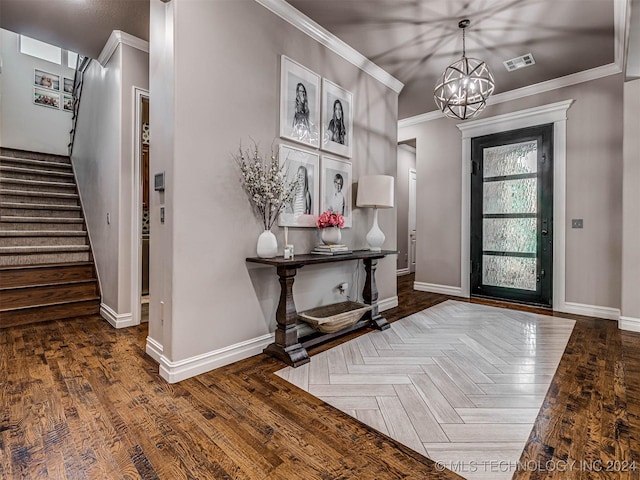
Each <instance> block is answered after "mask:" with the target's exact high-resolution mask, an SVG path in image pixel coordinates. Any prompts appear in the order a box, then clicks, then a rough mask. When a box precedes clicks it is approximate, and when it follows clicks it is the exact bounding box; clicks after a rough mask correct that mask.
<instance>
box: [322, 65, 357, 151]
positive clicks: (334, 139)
mask: <svg viewBox="0 0 640 480" xmlns="http://www.w3.org/2000/svg"><path fill="white" fill-rule="evenodd" d="M320 148H321V149H322V150H324V151H326V152H331V153H335V154H337V155H341V156H343V157H347V158H351V156H352V151H353V94H352V93H351V92H349V91H347V90H345V89H344V88H342V87H339V86H338V85H336V84H335V83H333V82H330V81H329V80H327V79H326V78H323V79H322V146H321V147H320Z"/></svg>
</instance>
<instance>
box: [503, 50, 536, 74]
mask: <svg viewBox="0 0 640 480" xmlns="http://www.w3.org/2000/svg"><path fill="white" fill-rule="evenodd" d="M502 63H504V66H505V68H506V69H507V71H509V72H513V71H514V70H518V69H519V68H524V67H528V66H529V65H533V64H534V63H536V61H535V60H534V59H533V55H532V54H531V53H525V54H524V55H521V56H519V57H516V58H512V59H511V60H505V61H504V62H502Z"/></svg>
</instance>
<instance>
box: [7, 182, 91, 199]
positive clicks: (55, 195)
mask: <svg viewBox="0 0 640 480" xmlns="http://www.w3.org/2000/svg"><path fill="white" fill-rule="evenodd" d="M58 185H59V184H58ZM0 195H12V196H15V197H18V196H20V197H24V196H29V197H51V198H80V196H79V195H78V194H77V193H61V192H38V191H35V192H34V191H31V190H11V189H6V188H0Z"/></svg>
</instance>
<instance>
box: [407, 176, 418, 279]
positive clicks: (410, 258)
mask: <svg viewBox="0 0 640 480" xmlns="http://www.w3.org/2000/svg"><path fill="white" fill-rule="evenodd" d="M412 174H413V175H415V176H416V181H415V185H414V192H413V214H414V215H415V216H416V217H417V215H418V210H417V208H418V203H417V199H416V197H417V194H418V192H417V188H418V172H417V171H416V169H415V168H410V169H409V188H408V192H409V212H408V213H409V221H408V222H407V253H408V255H407V268H408V269H409V273H413V272H411V264H412V263H413V262H414V261H415V258H414V257H415V252H412V250H411V202H412V198H411V175H412ZM417 223H418V222H417V219H416V222H415V224H414V227H417V226H418V225H417ZM416 230H417V228H416ZM416 249H417V246H416ZM414 272H415V269H414Z"/></svg>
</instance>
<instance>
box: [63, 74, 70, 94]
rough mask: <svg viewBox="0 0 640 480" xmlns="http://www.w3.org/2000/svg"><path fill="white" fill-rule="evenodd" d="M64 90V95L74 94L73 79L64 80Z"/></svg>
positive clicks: (65, 78)
mask: <svg viewBox="0 0 640 480" xmlns="http://www.w3.org/2000/svg"><path fill="white" fill-rule="evenodd" d="M62 90H63V91H64V93H73V78H67V77H64V78H63V81H62Z"/></svg>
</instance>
